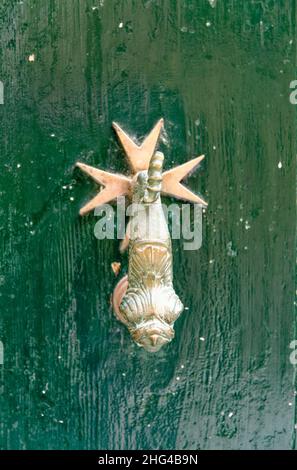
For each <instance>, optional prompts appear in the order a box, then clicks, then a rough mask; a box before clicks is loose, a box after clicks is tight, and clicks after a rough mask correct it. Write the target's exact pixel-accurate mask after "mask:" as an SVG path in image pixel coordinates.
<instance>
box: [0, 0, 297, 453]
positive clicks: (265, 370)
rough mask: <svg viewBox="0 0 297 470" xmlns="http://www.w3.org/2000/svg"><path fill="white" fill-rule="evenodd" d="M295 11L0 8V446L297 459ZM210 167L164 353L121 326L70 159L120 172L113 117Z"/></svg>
mask: <svg viewBox="0 0 297 470" xmlns="http://www.w3.org/2000/svg"><path fill="white" fill-rule="evenodd" d="M294 15H295V2H294V1H292V0H282V1H279V0H263V1H256V0H254V1H253V0H249V1H246V0H238V1H236V2H235V1H233V0H217V1H215V0H212V1H211V0H187V1H185V0H184V1H183V0H180V1H178V0H176V1H174V0H173V1H169V0H84V1H83V0H63V1H62V0H24V1H13V0H2V2H1V6H0V29H1V49H0V59H1V65H0V80H1V81H2V82H3V88H4V96H3V104H1V105H0V119H1V121H0V135H1V138H0V159H1V171H0V194H1V251H0V268H1V273H0V340H1V344H2V346H3V350H4V357H3V361H2V362H3V364H2V365H0V377H1V389H0V396H1V419H0V441H1V449H96V448H97V449H135V448H138V449H145V448H146V449H174V448H177V449H279V448H284V449H293V448H295V447H296V414H295V413H296V411H295V409H296V396H295V395H296V392H294V391H295V388H296V384H295V383H294V367H293V365H292V364H291V362H290V359H289V358H290V353H291V352H292V350H291V349H290V343H291V342H292V341H293V340H294V339H295V338H296V332H295V330H294V311H293V307H294V303H293V302H294V276H293V273H294V232H295V201H294V199H295V175H296V172H295V155H296V123H295V121H294V116H295V110H296V108H294V105H293V104H291V103H290V101H289V94H290V82H291V81H292V80H294V79H296V78H297V77H296V69H295V43H296V29H295V17H294ZM160 117H164V119H165V131H166V132H165V133H164V135H163V139H162V141H161V144H160V148H161V150H162V151H164V153H165V158H166V160H165V162H166V167H167V168H169V167H171V166H173V165H176V164H180V163H182V162H184V161H186V160H187V159H189V158H191V157H194V156H197V155H200V154H202V153H205V154H206V158H205V160H204V162H203V164H202V166H201V169H200V170H198V171H197V172H196V173H195V174H194V175H193V176H192V177H191V178H190V179H189V180H188V185H189V186H190V187H191V188H192V189H193V190H194V191H197V192H200V193H201V194H203V195H204V197H205V198H206V199H207V200H208V202H209V207H208V209H207V211H206V212H205V214H204V215H203V244H202V248H201V249H200V250H199V251H192V252H191V251H184V250H183V241H182V240H176V241H174V278H175V288H176V291H177V293H178V294H179V296H180V297H181V298H182V300H183V302H184V304H185V306H186V307H187V309H186V311H185V313H184V314H183V315H182V316H181V318H180V319H179V320H178V321H177V322H176V326H175V329H176V338H175V340H174V341H173V342H172V343H171V344H170V345H168V346H166V347H164V348H163V349H162V350H161V351H160V352H159V353H157V354H149V353H147V352H145V351H144V350H141V349H140V348H138V347H137V346H136V345H135V344H134V343H133V342H132V341H131V339H130V337H129V334H128V332H127V330H126V328H125V327H124V326H122V325H121V324H120V323H119V322H118V321H117V320H116V318H115V317H114V315H113V313H112V311H111V308H110V294H111V292H112V289H113V287H114V285H115V283H116V278H115V275H114V273H113V271H112V269H111V263H112V262H114V261H121V262H122V272H123V273H125V271H126V268H127V257H126V256H125V257H124V258H122V256H121V255H120V253H119V249H118V246H119V243H118V241H117V240H103V241H99V240H97V239H96V238H95V236H94V225H95V223H96V222H97V219H96V217H94V214H93V213H91V214H90V215H88V216H86V217H84V218H81V217H80V216H79V215H78V211H79V208H80V207H81V206H82V205H83V204H84V203H85V202H86V201H87V200H88V199H90V198H91V197H92V196H93V195H94V194H95V193H96V191H98V187H97V186H96V185H95V184H94V183H93V182H92V181H91V180H89V179H87V178H86V177H85V176H83V175H82V174H81V173H80V172H79V170H77V169H74V164H75V162H76V161H77V160H80V161H83V162H85V163H88V164H90V165H94V166H100V168H102V169H108V170H114V171H121V172H124V171H125V170H126V168H127V167H126V165H125V161H124V157H123V152H122V149H121V148H120V146H119V144H118V142H117V140H116V138H115V135H114V132H113V130H112V128H111V123H112V121H113V120H115V121H117V122H119V123H120V124H121V125H123V127H124V128H125V129H127V131H128V132H130V133H132V135H133V133H134V134H135V136H137V137H138V138H140V139H141V138H142V137H143V136H144V135H145V134H146V132H147V131H148V130H150V129H151V128H152V126H153V124H154V123H155V122H156V121H157V119H158V118H160Z"/></svg>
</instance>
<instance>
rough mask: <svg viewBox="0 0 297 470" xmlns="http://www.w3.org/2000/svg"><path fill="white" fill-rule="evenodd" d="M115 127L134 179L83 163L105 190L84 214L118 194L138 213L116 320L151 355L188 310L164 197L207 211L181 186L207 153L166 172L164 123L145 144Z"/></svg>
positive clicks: (115, 299) (129, 236)
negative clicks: (178, 288) (178, 284)
mask: <svg viewBox="0 0 297 470" xmlns="http://www.w3.org/2000/svg"><path fill="white" fill-rule="evenodd" d="M113 127H114V129H115V131H116V133H117V135H118V137H119V140H120V142H121V143H122V146H123V148H124V150H125V153H126V156H127V159H128V163H129V166H130V170H131V175H130V176H124V175H120V174H114V173H109V172H106V171H103V170H99V169H97V168H94V167H91V166H88V165H85V164H84V163H77V166H78V167H79V168H80V169H81V170H83V171H84V172H85V173H87V174H88V175H89V176H91V177H92V178H93V179H94V180H95V181H96V182H97V183H99V184H100V185H101V186H103V187H104V189H103V190H102V191H100V192H99V194H98V195H97V196H95V197H94V198H93V199H92V200H91V201H90V202H89V203H88V204H86V205H85V206H84V207H83V208H82V209H81V210H80V214H81V215H84V214H86V213H87V212H89V211H91V210H92V209H95V208H96V207H98V206H100V205H102V204H105V203H107V202H110V201H112V200H114V199H115V198H116V197H118V196H124V195H125V196H128V197H129V198H130V200H131V201H132V205H133V206H134V207H135V210H133V211H132V215H131V217H130V221H129V223H128V226H127V231H126V238H125V240H124V241H123V243H122V249H125V248H126V247H128V249H129V267H128V275H126V276H125V277H123V278H122V279H121V280H120V282H119V283H118V284H117V286H116V287H115V289H114V292H113V296H112V304H113V309H114V312H115V315H116V317H117V318H118V320H120V321H121V322H122V323H124V324H125V325H126V326H127V328H128V330H129V332H130V334H131V336H132V338H133V340H134V341H135V342H136V343H137V344H138V345H139V346H142V347H143V348H144V349H146V350H147V351H150V352H156V351H158V350H159V349H160V348H161V347H162V346H163V345H164V344H166V343H168V342H170V341H171V340H172V339H173V337H174V330H173V324H174V322H175V320H176V319H177V318H178V317H179V315H180V314H181V312H182V311H183V304H182V302H181V301H180V299H179V297H178V296H177V294H176V293H175V291H174V288H173V284H172V280H173V275H172V249H171V239H170V235H169V231H168V226H167V222H166V219H165V216H164V213H163V209H162V205H161V197H160V196H161V194H164V195H170V196H174V197H176V198H180V199H184V200H187V201H190V202H193V203H197V204H200V205H202V206H204V207H206V206H207V204H206V202H205V201H204V200H203V199H201V198H200V197H199V196H198V195H196V194H194V193H193V192H192V191H190V190H189V189H187V188H186V187H185V186H183V185H182V184H181V180H183V179H184V178H185V177H186V176H187V175H188V174H189V173H190V172H192V171H193V170H194V169H195V168H196V167H197V166H198V165H199V163H200V162H201V160H202V159H203V158H204V155H202V156H200V157H197V158H194V159H193V160H190V161H188V162H186V163H184V164H182V165H180V166H177V167H176V168H173V169H171V170H167V171H164V172H163V160H164V156H163V154H162V153H161V152H158V151H157V152H155V148H156V145H157V141H158V138H159V135H160V132H161V129H162V127H163V119H160V120H159V121H158V122H157V124H156V125H155V127H154V128H153V129H152V131H151V132H150V134H149V135H148V136H147V137H146V138H145V140H144V141H143V143H142V144H141V145H140V146H138V145H137V144H136V143H135V142H134V141H133V140H131V138H130V137H129V136H128V135H127V134H126V133H125V132H124V131H123V130H122V129H121V127H120V126H119V125H118V124H116V123H113Z"/></svg>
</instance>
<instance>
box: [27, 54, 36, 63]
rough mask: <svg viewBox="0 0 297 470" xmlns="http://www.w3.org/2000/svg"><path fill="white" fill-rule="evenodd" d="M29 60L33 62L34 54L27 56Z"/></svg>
mask: <svg viewBox="0 0 297 470" xmlns="http://www.w3.org/2000/svg"><path fill="white" fill-rule="evenodd" d="M28 60H29V62H34V61H35V54H30V55H29V57H28Z"/></svg>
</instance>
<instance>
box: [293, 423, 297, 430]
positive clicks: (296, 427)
mask: <svg viewBox="0 0 297 470" xmlns="http://www.w3.org/2000/svg"><path fill="white" fill-rule="evenodd" d="M294 429H295V430H296V431H297V423H296V424H295V426H294Z"/></svg>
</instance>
